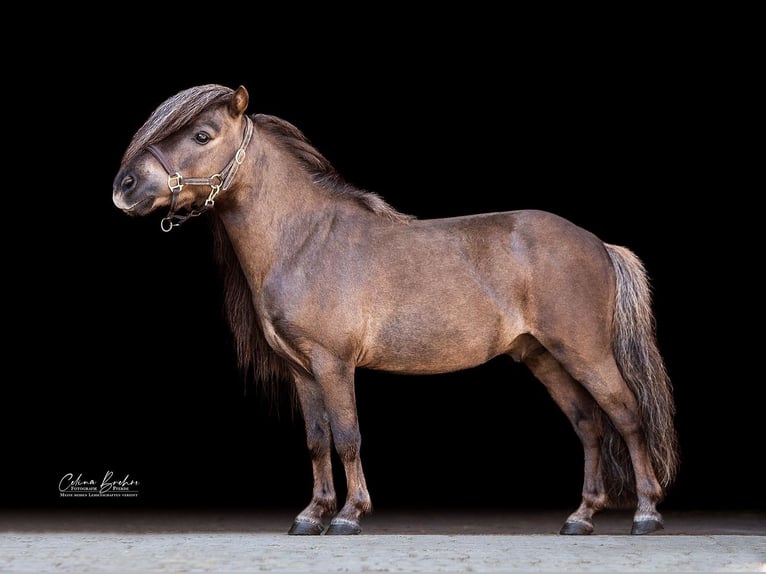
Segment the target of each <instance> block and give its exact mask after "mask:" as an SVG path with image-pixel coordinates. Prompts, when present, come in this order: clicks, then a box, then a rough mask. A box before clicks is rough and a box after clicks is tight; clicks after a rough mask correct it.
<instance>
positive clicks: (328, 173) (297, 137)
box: [252, 114, 415, 221]
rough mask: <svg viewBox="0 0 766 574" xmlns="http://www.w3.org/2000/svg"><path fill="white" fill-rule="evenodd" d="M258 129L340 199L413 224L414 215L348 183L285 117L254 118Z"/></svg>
mask: <svg viewBox="0 0 766 574" xmlns="http://www.w3.org/2000/svg"><path fill="white" fill-rule="evenodd" d="M252 119H253V122H254V123H255V127H256V130H258V131H259V132H261V133H266V134H268V135H269V136H270V137H271V139H272V141H274V142H276V143H277V144H278V145H279V146H280V147H281V148H282V149H283V150H285V151H287V152H288V153H290V154H291V155H292V156H293V157H295V158H296V159H298V161H299V162H300V164H301V165H302V166H303V167H304V168H305V169H306V171H307V172H308V173H309V174H311V176H312V177H313V179H314V182H315V183H316V184H317V185H318V186H319V187H321V188H323V189H324V190H326V191H328V192H329V193H330V194H332V195H334V196H336V197H338V198H343V197H345V198H349V199H352V200H353V201H356V202H358V203H359V204H361V205H362V206H363V207H365V208H366V209H369V210H370V211H372V212H373V213H376V214H378V215H381V216H383V217H386V218H388V219H390V220H392V221H409V220H412V219H415V217H414V216H412V215H408V214H405V213H401V212H399V211H397V210H395V209H394V208H393V207H391V206H390V205H389V204H388V203H387V202H386V201H385V200H384V199H383V198H381V197H380V196H379V195H378V194H376V193H374V192H372V191H367V190H363V189H360V188H358V187H356V186H354V185H352V184H350V183H348V182H347V181H346V180H345V179H343V177H342V176H341V175H340V174H339V173H338V172H337V171H336V170H335V168H334V167H333V166H332V164H331V163H330V162H329V161H328V160H327V158H325V157H324V156H323V155H322V154H321V153H320V152H319V151H318V150H317V149H316V148H315V147H314V146H313V145H312V144H311V143H310V142H309V140H308V139H307V138H306V136H305V135H303V132H301V131H300V130H299V129H298V128H296V127H295V126H294V125H292V124H291V123H290V122H288V121H285V120H283V119H281V118H278V117H275V116H270V115H266V114H256V115H253V116H252Z"/></svg>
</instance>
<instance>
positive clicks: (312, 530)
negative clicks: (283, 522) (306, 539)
mask: <svg viewBox="0 0 766 574" xmlns="http://www.w3.org/2000/svg"><path fill="white" fill-rule="evenodd" d="M323 530H324V526H323V525H322V524H319V523H318V522H310V521H308V520H296V521H295V522H293V525H292V526H291V527H290V530H288V531H287V533H288V534H291V535H294V536H316V535H317V534H322V531H323Z"/></svg>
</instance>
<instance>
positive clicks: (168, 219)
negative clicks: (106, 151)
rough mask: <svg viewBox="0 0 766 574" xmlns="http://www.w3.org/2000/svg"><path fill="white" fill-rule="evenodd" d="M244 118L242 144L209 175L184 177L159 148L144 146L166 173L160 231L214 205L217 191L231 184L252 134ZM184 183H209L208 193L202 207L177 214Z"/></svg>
mask: <svg viewBox="0 0 766 574" xmlns="http://www.w3.org/2000/svg"><path fill="white" fill-rule="evenodd" d="M245 120H246V124H245V135H244V137H243V138H242V145H241V146H239V149H238V150H237V152H236V153H235V154H234V157H233V158H231V160H230V161H229V163H227V164H226V167H224V168H223V169H222V170H221V171H220V172H218V173H214V174H213V175H211V176H210V177H186V178H185V177H183V176H182V175H181V174H180V173H179V172H178V171H177V170H175V169H173V168H172V167H170V164H169V163H168V161H167V159H165V156H164V155H163V154H162V152H161V151H160V150H159V148H157V147H156V146H154V145H150V146H149V147H147V148H146V149H147V150H148V151H149V153H151V154H152V155H153V156H154V157H155V158H157V161H158V162H160V164H161V165H162V167H163V168H164V169H165V171H166V172H167V174H168V188H170V209H169V211H168V214H167V215H166V216H165V217H163V218H162V221H160V227H161V228H162V231H170V230H171V229H173V228H174V227H178V226H179V225H181V224H182V223H183V222H184V221H186V220H187V219H189V218H190V217H197V216H198V215H202V214H203V213H205V212H206V211H207V210H208V209H210V208H211V207H213V205H215V198H216V196H217V195H218V192H219V191H221V190H223V191H226V190H227V189H229V185H231V181H232V180H233V179H234V176H235V175H236V173H237V170H238V169H239V166H240V165H242V162H244V161H245V149H246V148H247V144H249V143H250V138H251V137H252V135H253V121H252V120H251V119H250V118H249V117H248V116H245ZM185 185H209V186H210V195H208V196H207V199H206V200H205V203H204V205H203V206H202V207H199V208H192V209H190V210H189V212H188V213H187V214H185V215H178V214H177V213H176V204H177V203H178V195H179V194H180V193H181V190H182V189H183V188H184V186H185Z"/></svg>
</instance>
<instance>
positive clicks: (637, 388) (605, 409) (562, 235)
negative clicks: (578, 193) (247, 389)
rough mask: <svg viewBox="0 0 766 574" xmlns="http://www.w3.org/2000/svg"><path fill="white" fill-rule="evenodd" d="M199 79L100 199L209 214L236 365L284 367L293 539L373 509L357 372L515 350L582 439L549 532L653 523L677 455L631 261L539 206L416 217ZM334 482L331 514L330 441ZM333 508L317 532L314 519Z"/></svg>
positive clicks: (334, 530) (171, 102)
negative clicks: (569, 502) (296, 466)
mask: <svg viewBox="0 0 766 574" xmlns="http://www.w3.org/2000/svg"><path fill="white" fill-rule="evenodd" d="M248 99H249V97H248V92H247V90H246V89H245V88H244V87H240V88H238V89H236V90H232V89H231V88H227V87H224V86H220V85H215V84H210V85H203V86H197V87H193V88H190V89H188V90H185V91H182V92H180V93H178V94H176V95H175V96H173V97H171V98H169V99H168V100H166V101H165V102H164V103H162V104H161V105H160V106H159V107H158V108H157V109H156V110H155V111H154V112H153V113H152V114H151V116H150V117H149V119H148V120H147V121H146V122H145V123H144V125H143V126H142V127H141V128H140V129H139V130H138V131H137V132H136V134H135V135H134V137H133V140H132V141H131V143H130V145H129V146H128V148H127V150H126V151H125V154H124V157H123V160H122V163H121V165H120V169H119V173H118V174H117V176H116V178H115V180H114V187H113V201H114V204H115V205H116V206H117V207H118V208H120V209H121V210H123V211H124V212H125V213H127V214H129V215H134V216H144V215H147V214H149V213H153V212H155V211H157V210H160V209H164V210H167V214H166V215H165V217H164V218H163V219H162V221H161V225H162V229H164V230H165V231H170V230H172V229H174V228H175V227H176V226H178V225H180V224H181V223H182V222H183V221H185V220H186V219H187V218H188V217H191V216H195V215H200V214H203V213H206V214H208V215H209V216H210V218H211V221H212V226H213V230H214V237H215V245H216V248H217V260H218V262H219V263H220V265H221V266H222V269H223V272H224V273H223V275H224V278H225V281H224V283H225V300H226V309H227V316H228V321H229V324H230V326H231V329H232V332H233V335H234V339H235V342H236V351H237V356H238V358H239V366H240V367H241V368H242V369H243V370H245V371H252V373H253V374H254V376H255V377H256V378H257V379H259V380H263V381H267V382H269V383H274V384H277V383H278V382H279V381H281V380H285V379H286V380H291V381H292V382H293V383H294V385H295V390H296V391H297V397H298V401H299V404H300V407H301V412H302V414H303V418H304V421H305V429H306V436H307V442H308V449H309V451H310V453H311V460H312V465H313V474H314V488H313V496H312V498H311V502H310V503H309V504H308V506H307V507H306V508H305V509H304V510H303V511H302V512H300V514H298V515H297V517H296V518H295V521H294V522H293V524H292V527H291V528H290V531H289V532H290V533H291V534H321V533H322V532H326V533H327V534H357V533H359V532H361V527H360V519H361V517H362V516H363V515H364V514H365V513H368V512H370V511H371V508H372V507H371V502H370V495H369V493H368V491H367V486H366V484H365V477H364V473H363V471H362V463H361V460H360V455H359V452H360V445H361V436H360V433H359V426H358V421H357V410H356V401H355V395H354V372H355V369H356V367H366V368H369V369H378V370H383V371H389V372H394V373H410V374H426V373H445V372H451V371H456V370H460V369H467V368H470V367H474V366H476V365H480V364H482V363H485V362H487V361H489V360H490V359H492V358H493V357H496V356H498V355H502V354H505V355H509V356H511V357H512V358H513V359H514V360H516V361H520V362H522V363H524V364H525V365H526V366H527V367H528V368H529V369H530V370H531V372H532V373H533V374H534V375H535V377H536V378H537V379H539V380H540V382H541V383H542V384H543V385H545V388H546V389H547V390H548V392H549V394H550V396H551V397H552V398H553V400H554V401H555V402H556V404H557V405H558V406H559V407H560V408H561V409H562V411H563V412H564V413H565V414H566V416H567V417H568V419H569V421H570V422H571V424H572V427H573V428H574V431H575V433H577V436H578V437H579V438H580V440H581V442H582V445H583V449H584V460H585V468H584V480H583V488H582V501H581V504H580V506H579V508H577V510H576V511H575V512H574V513H572V514H571V515H570V516H569V517H568V518H567V520H566V522H565V523H564V525H563V527H562V528H561V533H562V534H589V533H591V532H592V531H593V515H594V513H596V512H597V511H599V510H602V509H605V508H607V507H615V506H623V505H625V504H626V503H628V502H630V503H631V504H632V505H634V508H635V513H634V516H633V526H632V531H631V532H632V533H633V534H645V533H649V532H653V531H655V530H657V529H660V528H662V524H663V523H662V516H661V515H660V513H659V512H658V511H657V508H656V506H657V504H658V502H659V501H661V500H662V498H663V496H664V492H665V488H666V487H667V486H668V485H670V484H671V483H672V482H673V480H674V478H675V475H676V472H677V467H678V454H677V438H676V433H675V429H674V415H675V406H674V401H673V394H672V387H671V383H670V380H669V377H668V375H667V371H666V368H665V365H664V361H663V359H662V357H661V355H660V352H659V350H658V347H657V343H656V334H655V323H654V317H653V311H652V308H651V301H650V287H649V284H648V279H647V277H646V273H645V270H644V267H643V265H642V263H641V261H640V260H639V259H638V258H637V257H636V256H635V255H634V254H633V253H632V252H631V251H629V250H628V249H626V248H625V247H619V246H616V245H610V244H607V243H604V242H603V241H601V240H600V239H599V238H598V237H596V236H595V235H593V234H592V233H590V232H588V231H586V230H584V229H582V228H580V227H578V226H576V225H574V224H573V223H571V222H569V221H567V220H565V219H563V218H561V217H558V216H556V215H554V214H552V213H547V212H543V211H535V210H522V211H508V212H502V213H484V214H478V215H467V216H463V217H452V218H444V219H429V220H419V219H416V218H414V217H412V216H409V215H404V214H402V213H399V212H397V211H396V210H394V209H393V208H392V207H391V206H390V205H388V204H387V203H386V202H385V201H384V200H383V199H381V198H380V197H379V196H378V195H376V194H374V193H371V192H368V191H363V190H361V189H358V188H356V187H353V186H351V185H349V184H348V183H346V182H344V181H343V179H342V178H341V177H340V176H339V175H338V174H337V173H336V172H335V170H334V169H333V168H332V166H331V165H330V164H329V163H328V161H327V160H326V159H325V158H324V157H323V156H322V154H320V153H319V152H318V151H317V150H316V149H315V148H314V147H313V146H312V145H311V144H310V143H309V142H308V141H307V139H306V138H305V137H304V136H303V134H302V133H301V132H300V131H299V130H298V129H296V128H295V127H294V126H292V125H291V124H289V123H287V122H286V121H284V120H281V119H279V118H276V117H272V116H268V115H263V114H254V115H247V114H246V113H245V111H246V109H247V106H248ZM333 444H334V446H335V449H336V451H337V453H338V455H339V457H340V460H341V461H342V463H343V466H344V470H345V474H346V481H347V487H348V488H347V497H346V500H345V504H344V505H343V507H342V508H341V509H340V511H339V512H337V514H336V494H335V488H334V485H333V478H332V469H331V448H332V445H333ZM325 518H331V520H330V522H329V526H328V527H327V529H326V531H325V524H324V519H325Z"/></svg>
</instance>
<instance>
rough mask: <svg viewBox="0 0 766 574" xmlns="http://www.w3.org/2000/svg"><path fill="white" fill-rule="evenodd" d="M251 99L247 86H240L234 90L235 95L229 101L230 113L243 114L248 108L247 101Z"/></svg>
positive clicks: (235, 115) (233, 114)
mask: <svg viewBox="0 0 766 574" xmlns="http://www.w3.org/2000/svg"><path fill="white" fill-rule="evenodd" d="M249 100H250V95H249V94H248V93H247V90H246V89H245V86H240V87H238V88H237V89H236V90H235V91H234V95H232V97H231V102H230V103H229V113H230V114H231V115H232V116H234V117H235V118H236V117H239V116H241V115H242V114H244V113H245V110H246V109H247V103H248V101H249Z"/></svg>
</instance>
